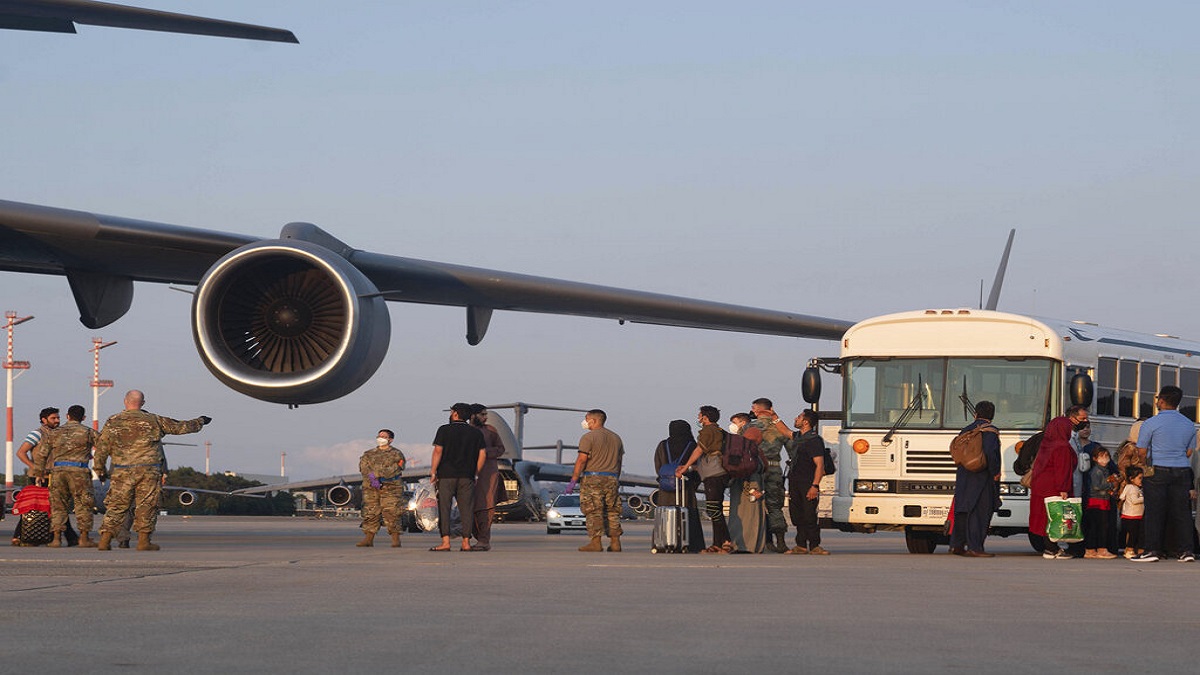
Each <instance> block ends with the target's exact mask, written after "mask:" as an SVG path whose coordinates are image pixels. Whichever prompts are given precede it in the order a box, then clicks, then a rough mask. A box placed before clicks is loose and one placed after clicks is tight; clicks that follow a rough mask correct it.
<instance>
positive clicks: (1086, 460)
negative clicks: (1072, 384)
mask: <svg viewBox="0 0 1200 675" xmlns="http://www.w3.org/2000/svg"><path fill="white" fill-rule="evenodd" d="M1067 419H1069V420H1071V440H1070V444H1071V449H1072V450H1074V451H1075V461H1076V464H1075V472H1074V473H1072V474H1071V494H1072V495H1073V496H1075V497H1085V496H1086V494H1085V493H1086V492H1087V476H1088V471H1090V470H1091V468H1092V455H1091V452H1090V448H1091V445H1092V441H1091V433H1092V423H1091V421H1089V420H1088V413H1087V408H1084V407H1083V406H1081V405H1075V406H1071V407H1070V408H1067ZM1087 518H1088V515H1087V512H1086V511H1085V512H1084V514H1083V520H1082V521H1080V527H1082V528H1084V530H1085V531H1086V530H1087ZM1067 550H1068V551H1070V553H1071V555H1072V556H1074V557H1076V558H1082V557H1083V555H1084V546H1083V542H1075V543H1074V544H1070V545H1068V546H1067Z"/></svg>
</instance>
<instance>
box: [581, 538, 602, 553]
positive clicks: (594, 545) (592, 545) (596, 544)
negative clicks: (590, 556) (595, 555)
mask: <svg viewBox="0 0 1200 675" xmlns="http://www.w3.org/2000/svg"><path fill="white" fill-rule="evenodd" d="M579 550H580V551H603V550H604V547H603V546H601V545H600V537H592V540H591V541H589V542H588V543H587V544H586V545H584V546H580V547H579Z"/></svg>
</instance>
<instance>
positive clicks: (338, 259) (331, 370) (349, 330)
mask: <svg viewBox="0 0 1200 675" xmlns="http://www.w3.org/2000/svg"><path fill="white" fill-rule="evenodd" d="M377 293H378V289H376V288H375V285H374V284H372V283H371V281H370V280H368V279H367V277H366V276H365V275H363V273H362V272H360V271H359V270H358V269H357V268H355V267H354V266H353V265H351V264H350V262H349V261H347V260H346V259H345V258H343V257H342V256H340V255H338V254H337V253H334V252H333V251H331V250H329V249H327V248H325V247H323V246H319V245H317V244H313V243H310V242H307V241H301V240H282V239H281V240H273V241H261V242H256V243H253V244H247V245H246V246H243V247H241V248H239V249H236V250H234V251H231V252H230V253H229V254H228V255H226V256H225V257H223V258H221V259H220V260H218V261H217V263H216V264H215V265H213V266H212V268H211V269H209V270H208V272H206V273H205V275H204V278H203V279H201V281H200V285H199V286H198V287H197V289H196V296H195V299H194V300H193V302H192V336H193V337H194V338H195V341H196V348H197V349H198V350H199V352H200V357H201V358H202V359H203V360H204V365H205V366H207V367H208V369H209V370H210V371H211V372H212V374H213V375H215V376H216V377H217V379H219V380H221V382H223V383H225V384H226V385H227V386H228V387H230V388H231V389H234V390H236V391H239V392H241V393H243V394H246V395H247V396H253V397H254V398H257V399H260V400H263V401H270V402H272V403H286V404H296V405H298V404H301V403H321V402H324V401H331V400H333V399H336V398H339V397H341V396H345V395H346V394H349V393H350V392H352V391H354V390H355V389H357V388H358V387H360V386H361V385H362V384H363V383H364V382H366V381H367V380H368V379H370V378H371V376H372V375H374V374H375V371H376V370H377V369H378V368H379V365H380V364H381V363H382V362H383V357H384V356H385V355H386V354H387V348H388V340H389V339H390V337H391V321H390V319H389V317H388V311H387V304H386V303H385V302H384V300H383V298H382V297H380V296H379V295H377Z"/></svg>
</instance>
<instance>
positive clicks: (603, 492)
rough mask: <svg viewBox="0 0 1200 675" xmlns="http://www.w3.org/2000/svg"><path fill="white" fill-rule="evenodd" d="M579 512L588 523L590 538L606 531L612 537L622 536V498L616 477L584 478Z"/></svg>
mask: <svg viewBox="0 0 1200 675" xmlns="http://www.w3.org/2000/svg"><path fill="white" fill-rule="evenodd" d="M579 510H581V511H583V515H584V516H585V519H586V521H587V532H588V536H589V537H591V538H593V539H595V538H596V537H599V536H601V535H603V534H604V531H605V529H607V530H608V536H610V537H619V536H621V496H620V494H619V493H618V490H617V479H616V478H615V477H613V476H584V477H583V479H582V480H580V481H579ZM605 524H607V525H608V527H607V528H605ZM597 550H599V549H597Z"/></svg>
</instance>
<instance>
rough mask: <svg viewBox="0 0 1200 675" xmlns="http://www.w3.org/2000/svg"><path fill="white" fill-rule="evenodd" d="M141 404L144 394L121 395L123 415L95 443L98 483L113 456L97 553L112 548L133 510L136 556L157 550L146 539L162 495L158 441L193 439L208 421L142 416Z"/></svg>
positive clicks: (161, 458) (110, 420)
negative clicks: (173, 436) (170, 436)
mask: <svg viewBox="0 0 1200 675" xmlns="http://www.w3.org/2000/svg"><path fill="white" fill-rule="evenodd" d="M145 403H146V396H145V395H144V394H143V393H142V392H140V391H138V390H136V389H132V390H130V391H129V392H128V393H127V394H125V410H123V411H121V412H119V413H117V414H116V415H113V416H112V417H110V418H108V421H107V422H105V423H104V429H102V430H101V431H100V438H99V440H97V441H96V460H95V462H94V466H95V467H96V473H98V474H99V475H100V480H104V478H105V477H106V476H107V475H108V469H107V464H108V458H109V456H110V455H111V456H112V483H111V484H110V485H109V487H108V495H106V496H105V498H104V506H105V508H106V509H107V510H106V512H105V514H104V524H103V525H101V526H100V550H101V551H107V550H109V549H110V548H111V546H110V542H111V541H112V538H113V536H114V535H116V534H117V532H118V531H119V530H120V529H121V523H122V522H123V521H124V520H125V514H126V513H127V512H128V511H129V509H130V508H133V509H134V512H133V529H134V530H136V531H137V533H138V545H137V548H138V550H139V551H157V550H158V548H159V547H158V544H152V543H150V535H151V533H153V532H154V525H155V524H156V523H157V522H158V502H159V497H160V496H161V495H162V481H163V475H164V474H163V461H164V455H163V449H162V437H163V436H165V435H167V434H191V433H195V432H197V431H200V428H201V427H203V426H204V425H205V424H208V423H209V422H211V421H212V418H210V417H207V416H204V415H201V416H200V417H197V418H196V419H192V420H187V421H186V422H180V421H178V420H173V419H171V418H170V417H161V416H159V415H155V414H153V413H148V412H146V411H144V410H142V406H143V405H145ZM135 502H136V504H135Z"/></svg>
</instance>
